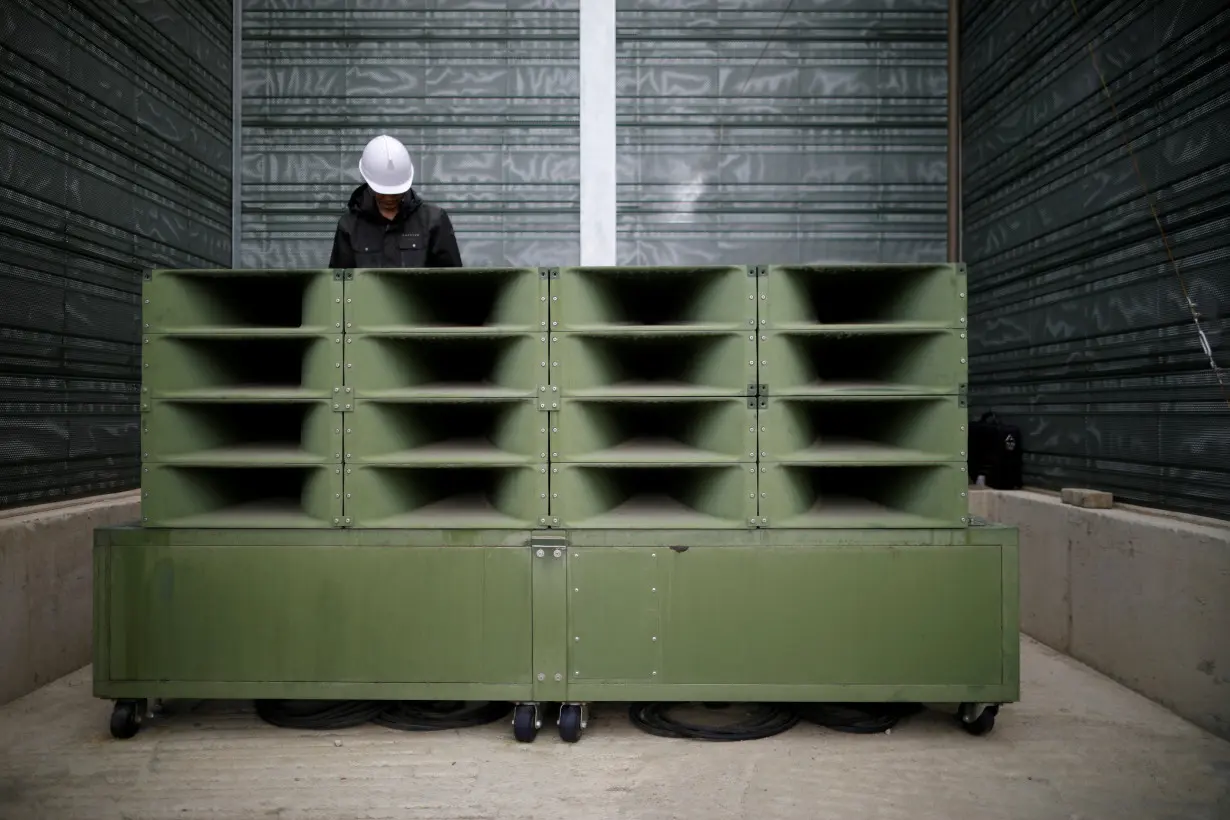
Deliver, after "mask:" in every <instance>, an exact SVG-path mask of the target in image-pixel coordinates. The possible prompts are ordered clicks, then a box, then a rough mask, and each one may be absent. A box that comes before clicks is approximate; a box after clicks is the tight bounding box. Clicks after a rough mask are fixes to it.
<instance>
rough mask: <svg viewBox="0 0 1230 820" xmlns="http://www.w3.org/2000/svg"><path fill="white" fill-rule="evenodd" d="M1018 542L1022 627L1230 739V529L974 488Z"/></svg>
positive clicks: (978, 500) (985, 511) (979, 502)
mask: <svg viewBox="0 0 1230 820" xmlns="http://www.w3.org/2000/svg"><path fill="white" fill-rule="evenodd" d="M971 489H972V490H973V491H972V492H971V493H970V511H971V513H973V514H974V515H978V516H981V517H983V518H986V519H988V520H991V521H997V522H1000V523H1003V524H1008V525H1012V526H1016V527H1018V528H1019V529H1020V535H1021V629H1022V631H1023V632H1025V633H1026V634H1027V635H1029V636H1031V637H1033V638H1035V639H1037V640H1039V641H1041V642H1042V643H1045V644H1047V645H1048V646H1051V647H1053V648H1055V649H1058V650H1060V651H1061V652H1065V653H1067V654H1069V655H1071V656H1072V657H1073V658H1076V659H1077V660H1079V661H1081V662H1083V663H1087V664H1089V665H1090V666H1092V667H1093V668H1094V669H1097V670H1098V671H1099V672H1102V673H1103V674H1105V675H1107V676H1108V677H1111V678H1113V679H1114V680H1116V681H1119V682H1120V683H1122V684H1124V685H1125V686H1128V687H1130V688H1132V689H1134V690H1136V691H1137V692H1140V693H1141V694H1142V695H1145V696H1146V697H1148V698H1151V699H1153V700H1155V701H1157V702H1158V703H1161V704H1162V705H1164V706H1166V707H1168V708H1170V709H1172V710H1174V711H1175V712H1176V713H1178V714H1179V715H1182V716H1183V717H1185V718H1187V719H1188V720H1190V721H1192V722H1193V723H1195V724H1197V725H1199V726H1201V727H1203V728H1205V729H1208V730H1209V731H1210V732H1213V733H1214V734H1216V735H1219V736H1221V737H1224V738H1227V739H1230V524H1227V523H1222V522H1218V521H1213V520H1211V519H1202V518H1196V517H1193V516H1175V515H1171V514H1167V513H1158V514H1155V513H1152V512H1149V511H1146V510H1143V509H1141V508H1134V507H1116V508H1113V509H1109V510H1099V509H1085V508H1080V507H1072V506H1068V505H1065V504H1063V503H1062V501H1061V500H1060V498H1059V496H1058V495H1057V494H1051V493H1043V492H1034V491H1014V492H1007V491H1001V490H984V489H978V488H971Z"/></svg>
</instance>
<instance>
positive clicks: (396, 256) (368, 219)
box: [329, 134, 462, 268]
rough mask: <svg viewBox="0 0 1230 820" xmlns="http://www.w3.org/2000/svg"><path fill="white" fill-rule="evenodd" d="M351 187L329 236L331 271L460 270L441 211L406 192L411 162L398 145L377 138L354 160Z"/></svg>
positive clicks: (454, 241)
mask: <svg viewBox="0 0 1230 820" xmlns="http://www.w3.org/2000/svg"><path fill="white" fill-rule="evenodd" d="M359 174H360V175H361V176H362V177H363V179H364V184H362V185H360V186H359V187H358V188H355V190H354V193H352V194H351V195H350V202H348V203H347V205H346V213H345V214H344V215H343V216H342V218H341V219H339V220H338V222H337V233H336V234H334V236H333V253H331V254H330V255H329V267H331V268H460V267H461V266H462V265H461V251H460V250H459V249H458V248H457V237H456V236H455V235H454V234H453V224H452V222H450V221H449V218H448V214H447V213H445V211H444V209H443V208H441V207H439V206H437V205H432V204H430V203H427V202H424V201H423V200H422V199H420V198H419V195H418V194H416V193H415V192H414V189H413V188H411V187H410V185H411V183H413V182H414V163H412V162H411V161H410V152H409V151H407V150H406V146H404V145H402V144H401V143H400V142H399V141H398V140H395V139H394V138H393V137H390V136H387V135H384V134H382V135H380V136H378V137H376V138H375V139H373V140H372V141H371V142H369V143H368V144H367V147H366V148H364V149H363V156H362V158H360V160H359Z"/></svg>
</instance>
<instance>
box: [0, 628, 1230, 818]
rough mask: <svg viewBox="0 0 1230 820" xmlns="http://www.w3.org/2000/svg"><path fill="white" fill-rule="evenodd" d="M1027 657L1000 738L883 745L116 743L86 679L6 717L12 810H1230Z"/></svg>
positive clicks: (472, 739) (992, 814) (1209, 774)
mask: <svg viewBox="0 0 1230 820" xmlns="http://www.w3.org/2000/svg"><path fill="white" fill-rule="evenodd" d="M1022 654H1023V658H1022V660H1023V688H1024V701H1023V702H1022V703H1019V704H1015V705H1013V706H1009V707H1005V709H1004V710H1003V711H1002V712H1001V714H1000V718H999V723H998V725H997V727H996V729H995V732H994V733H993V734H991V735H990V736H988V737H984V738H975V737H970V736H968V735H966V734H965V733H964V732H962V731H960V730H959V729H958V728H957V727H956V726H955V725H954V724H953V723H952V722H951V721H950V719H948V718H946V717H944V716H942V715H939V714H936V713H925V714H923V715H919V716H915V717H913V718H910V719H909V720H908V721H906V722H903V723H902V724H901V725H900V726H898V728H897V729H895V730H893V732H892V733H891V734H889V735H876V736H852V735H843V734H839V733H835V732H832V731H828V730H824V729H820V728H817V727H814V726H810V725H800V726H797V727H796V728H794V729H792V730H790V731H789V732H787V733H785V734H783V735H779V736H777V737H775V738H771V739H768V740H761V741H752V742H746V743H728V744H715V743H700V742H688V741H678V740H665V739H661V738H657V737H652V736H649V735H644V734H641V733H640V732H639V731H637V730H636V729H635V728H633V727H632V726H630V725H629V723H628V721H627V717H626V711H625V710H624V709H622V708H618V707H609V708H606V709H601V710H598V711H597V713H596V714H595V715H594V718H593V720H592V721H591V723H590V727H589V730H588V732H587V733H586V735H585V737H584V738H582V740H581V742H580V743H579V744H577V745H575V746H569V745H565V744H563V743H561V742H560V741H559V739H558V737H557V736H556V735H555V734H554V732H552V731H548V729H547V728H546V727H544V730H543V733H542V734H541V735H539V738H538V741H537V742H535V743H534V744H532V745H520V744H517V743H515V742H513V740H512V738H511V730H510V727H509V726H508V725H506V724H505V723H503V722H501V723H498V724H493V725H490V726H486V727H481V728H477V729H468V730H465V731H460V732H443V733H433V734H409V733H400V732H395V731H390V730H386V729H382V728H379V727H376V726H366V727H363V728H360V729H354V730H348V731H344V732H337V733H328V734H319V733H306V732H302V733H301V732H296V731H291V730H281V729H275V728H272V727H269V726H265V725H264V724H262V723H260V722H259V721H258V720H257V718H256V717H255V716H254V715H253V714H252V713H251V712H250V711H249V710H248V709H245V708H243V707H241V706H236V705H234V704H201V705H198V706H196V707H194V708H191V709H190V710H188V711H186V713H183V714H178V715H175V716H173V717H170V718H166V719H163V720H160V721H157V722H155V723H153V724H147V725H146V726H145V727H144V728H143V729H142V731H141V733H140V734H139V735H138V736H137V737H136V738H135V739H133V740H130V741H126V742H117V741H113V740H111V739H110V738H109V736H108V734H107V718H108V714H109V709H110V707H109V705H108V704H106V703H104V702H101V701H96V700H94V699H93V698H92V697H91V695H90V677H89V670H88V669H86V670H82V671H80V672H76V673H74V674H72V675H69V676H68V677H66V678H63V679H61V680H59V681H57V682H55V683H53V684H51V685H49V686H46V687H44V688H43V689H41V690H39V691H37V692H35V693H33V694H31V695H28V696H27V697H25V698H23V699H21V700H19V701H16V702H14V703H12V704H9V705H8V706H6V707H3V708H0V818H3V820H26V818H48V820H74V819H75V818H82V820H118V819H119V818H124V820H147V818H148V820H154V819H155V818H157V820H168V819H169V818H183V820H192V818H211V819H212V820H222V819H223V818H226V820H232V819H233V820H240V818H245V819H246V818H280V820H292V818H294V819H296V820H300V819H301V820H308V819H309V818H311V820H350V818H355V819H356V820H357V819H358V818H370V819H371V820H375V819H376V818H396V819H397V820H404V818H451V819H452V820H460V819H461V818H492V819H493V820H496V819H497V818H498V820H516V818H534V819H535V820H550V818H568V819H569V820H591V819H593V820H598V819H599V818H638V819H643V820H651V819H654V818H690V817H696V818H706V820H718V818H755V819H756V820H768V818H799V819H800V820H804V818H805V820H827V818H841V820H850V819H851V818H859V819H860V820H864V819H866V820H871V819H872V818H903V820H904V819H907V818H908V820H927V818H935V819H936V820H963V818H971V820H973V819H974V818H977V820H993V819H994V818H1045V819H1046V820H1058V819H1059V818H1063V820H1096V819H1097V818H1106V820H1124V819H1125V818H1130V819H1131V820H1153V819H1154V818H1157V819H1159V820H1160V819H1161V818H1165V819H1166V820H1180V818H1182V820H1202V819H1207V820H1214V818H1217V819H1218V820H1223V819H1224V818H1230V743H1227V742H1226V741H1223V740H1219V739H1217V738H1215V737H1213V736H1212V735H1209V734H1207V733H1206V732H1204V731H1202V730H1200V729H1198V728H1196V727H1195V726H1193V725H1191V724H1189V723H1187V722H1185V721H1183V720H1181V719H1180V718H1178V717H1175V716H1174V715H1173V714H1171V713H1170V712H1168V711H1166V710H1165V709H1163V708H1162V707H1160V706H1157V705H1155V704H1153V703H1151V702H1149V701H1147V700H1145V699H1144V698H1142V697H1140V696H1138V695H1136V694H1134V693H1132V692H1130V691H1128V690H1126V689H1124V688H1122V687H1120V686H1118V685H1116V684H1115V683H1113V682H1111V681H1110V680H1108V679H1106V678H1104V677H1102V676H1100V675H1098V674H1097V673H1095V672H1093V671H1091V670H1089V669H1088V668H1086V667H1084V666H1081V665H1080V664H1078V663H1076V662H1074V661H1072V660H1070V659H1068V658H1067V657H1065V656H1062V655H1059V654H1057V653H1054V652H1052V651H1051V650H1049V649H1047V648H1045V647H1043V646H1041V645H1039V644H1036V643H1034V642H1032V641H1029V640H1025V641H1024V644H1023V649H1022Z"/></svg>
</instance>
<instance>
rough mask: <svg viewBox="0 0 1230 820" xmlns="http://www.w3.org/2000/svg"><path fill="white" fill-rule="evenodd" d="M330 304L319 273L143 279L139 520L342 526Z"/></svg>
mask: <svg viewBox="0 0 1230 820" xmlns="http://www.w3.org/2000/svg"><path fill="white" fill-rule="evenodd" d="M342 300H343V277H342V275H341V274H340V273H336V272H334V271H329V270H324V271H305V270H297V271H249V270H157V271H151V272H149V273H147V274H146V277H145V282H144V287H143V293H142V301H143V311H142V322H143V336H142V342H143V344H142V354H143V355H142V376H143V378H142V388H141V389H142V393H141V449H142V518H143V519H144V522H145V524H146V525H147V526H152V527H248V526H283V527H332V526H336V525H337V524H339V523H340V521H341V518H342V480H343V476H342V460H343V459H342V456H343V453H342V441H343V432H342V423H341V422H342V416H341V413H339V412H338V411H337V409H338V405H337V404H336V401H337V399H338V397H339V396H340V395H341V390H342V380H343V377H342V362H343V347H344V345H343V333H342V331H343V327H342V322H343V304H342Z"/></svg>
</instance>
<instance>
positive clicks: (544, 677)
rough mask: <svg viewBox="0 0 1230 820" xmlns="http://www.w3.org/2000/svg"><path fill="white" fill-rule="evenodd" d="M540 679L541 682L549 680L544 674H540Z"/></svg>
mask: <svg viewBox="0 0 1230 820" xmlns="http://www.w3.org/2000/svg"><path fill="white" fill-rule="evenodd" d="M538 679H539V680H546V679H547V676H546V675H545V674H543V673H542V672H539V673H538Z"/></svg>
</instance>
